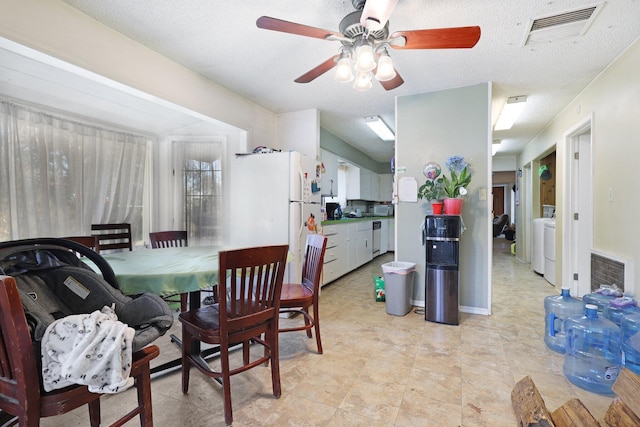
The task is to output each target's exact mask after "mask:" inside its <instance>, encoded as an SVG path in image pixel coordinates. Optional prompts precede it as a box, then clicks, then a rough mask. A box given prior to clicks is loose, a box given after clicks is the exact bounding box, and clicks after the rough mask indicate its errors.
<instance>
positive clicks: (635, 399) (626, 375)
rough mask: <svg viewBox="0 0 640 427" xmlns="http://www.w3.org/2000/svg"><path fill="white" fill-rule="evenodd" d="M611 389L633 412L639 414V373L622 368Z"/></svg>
mask: <svg viewBox="0 0 640 427" xmlns="http://www.w3.org/2000/svg"><path fill="white" fill-rule="evenodd" d="M612 389H613V391H614V392H615V394H616V395H618V397H619V398H620V399H621V400H623V401H624V403H625V404H626V405H627V406H628V407H629V408H631V410H632V411H633V413H634V414H636V415H639V416H640V375H638V374H636V373H634V372H632V371H630V370H629V369H627V368H623V369H622V371H620V374H619V375H618V378H617V379H616V382H615V383H613V387H612Z"/></svg>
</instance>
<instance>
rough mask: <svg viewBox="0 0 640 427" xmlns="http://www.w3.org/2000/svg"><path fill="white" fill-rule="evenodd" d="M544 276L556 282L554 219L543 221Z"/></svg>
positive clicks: (553, 283) (550, 281)
mask: <svg viewBox="0 0 640 427" xmlns="http://www.w3.org/2000/svg"><path fill="white" fill-rule="evenodd" d="M544 278H545V279H546V280H547V282H549V283H551V284H552V285H555V284H556V220H555V219H547V220H545V222H544Z"/></svg>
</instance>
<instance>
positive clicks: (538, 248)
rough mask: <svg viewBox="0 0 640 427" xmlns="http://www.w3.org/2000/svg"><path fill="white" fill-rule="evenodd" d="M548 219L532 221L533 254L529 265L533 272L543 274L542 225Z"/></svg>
mask: <svg viewBox="0 0 640 427" xmlns="http://www.w3.org/2000/svg"><path fill="white" fill-rule="evenodd" d="M546 221H548V218H535V219H534V220H533V253H532V254H531V265H532V267H533V271H535V272H536V273H538V274H540V275H542V274H544V223H545V222H546Z"/></svg>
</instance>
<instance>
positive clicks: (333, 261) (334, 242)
mask: <svg viewBox="0 0 640 427" xmlns="http://www.w3.org/2000/svg"><path fill="white" fill-rule="evenodd" d="M344 231H346V230H344V229H343V228H342V227H339V226H338V225H328V226H325V227H323V228H322V232H323V233H324V235H325V236H326V237H327V248H326V250H325V253H324V265H323V266H322V285H323V286H324V285H326V284H327V283H329V282H332V281H334V280H335V279H337V278H338V277H340V276H342V275H343V274H344V273H345V271H346V257H345V255H346V247H345V245H344V238H343V237H342V234H343V233H344Z"/></svg>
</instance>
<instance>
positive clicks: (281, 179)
mask: <svg viewBox="0 0 640 427" xmlns="http://www.w3.org/2000/svg"><path fill="white" fill-rule="evenodd" d="M319 166H320V165H319V163H318V162H316V161H315V159H310V158H308V157H307V156H305V155H303V154H301V153H298V152H294V151H292V152H276V153H265V154H246V155H236V156H235V157H233V158H232V161H231V164H230V172H231V173H230V187H229V188H230V208H231V220H230V231H229V238H230V244H231V245H232V246H234V247H247V246H267V245H282V244H285V243H288V244H289V251H290V252H291V253H293V254H294V259H293V260H291V262H289V263H288V264H287V269H286V271H285V282H293V283H297V282H299V281H300V280H301V277H302V259H303V258H304V250H305V243H306V239H307V235H308V234H309V233H316V232H317V231H318V229H319V227H320V221H322V216H321V209H320V207H321V204H320V200H321V199H320V188H318V186H319V183H320V176H319V173H320V172H319V171H320V167H319ZM312 184H313V185H312ZM312 187H313V188H312Z"/></svg>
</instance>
